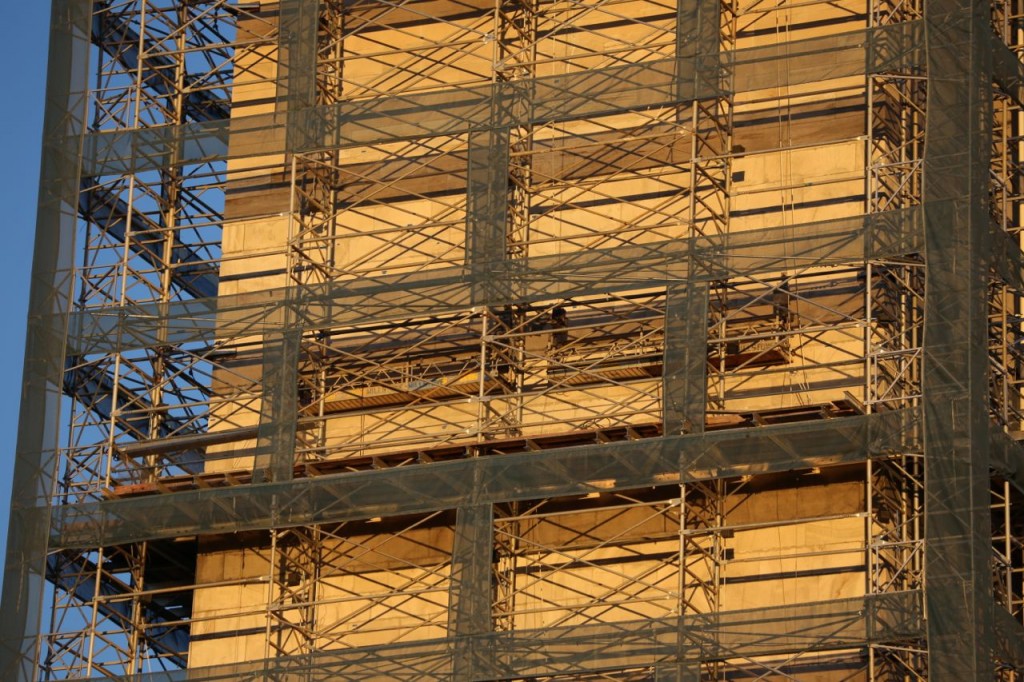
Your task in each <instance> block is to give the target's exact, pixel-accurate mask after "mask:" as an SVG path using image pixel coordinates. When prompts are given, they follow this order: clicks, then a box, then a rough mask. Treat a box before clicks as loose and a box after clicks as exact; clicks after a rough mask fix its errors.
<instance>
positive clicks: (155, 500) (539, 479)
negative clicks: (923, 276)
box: [50, 410, 919, 548]
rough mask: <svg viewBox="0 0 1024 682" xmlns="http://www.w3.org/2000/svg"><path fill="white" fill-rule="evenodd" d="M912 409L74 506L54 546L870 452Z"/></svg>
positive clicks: (327, 518) (888, 440) (66, 510)
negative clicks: (539, 453) (542, 454)
mask: <svg viewBox="0 0 1024 682" xmlns="http://www.w3.org/2000/svg"><path fill="white" fill-rule="evenodd" d="M918 426H919V415H918V414H917V413H916V412H915V411H910V410H901V411H894V412H884V413H878V414H871V415H859V416H851V417H842V418H836V419H829V420H823V421H815V422H803V423H798V424H786V425H777V426H766V427H758V428H747V429H735V430H729V431H717V432H711V433H706V434H688V435H682V436H666V437H662V438H648V439H642V440H637V441H627V442H617V443H609V444H603V445H586V446H578V447H567V448H560V449H555V450H550V451H547V452H545V453H544V456H542V457H541V456H538V455H537V454H536V453H532V452H528V453H521V454H506V455H496V456H488V457H476V458H470V459H463V460H456V461H450V462H438V463H433V464H425V465H420V466H406V467H396V468H393V469H385V470H377V471H362V472H353V473H346V474H339V475H328V476H319V477H314V478H304V479H298V480H291V481H283V482H275V483H264V484H255V485H241V486H235V487H232V488H219V489H211V490H197V491H187V492H180V493H174V494H169V495H158V496H152V497H140V498H127V499H116V500H109V501H104V502H98V503H89V504H82V505H69V506H64V507H60V508H58V509H54V510H53V517H52V527H53V534H52V536H51V544H50V546H51V548H86V547H99V546H108V545H117V544H124V543H128V542H137V541H143V540H153V539H158V538H173V537H182V536H194V535H206V534H217V533H236V532H241V531H245V530H258V529H261V528H264V529H265V528H271V527H275V528H276V527H289V526H301V525H309V524H315V523H336V522H341V521H346V520H358V519H367V518H372V517H377V516H380V517H387V516H395V515H402V514H413V513H420V512H425V511H434V510H438V509H455V508H458V507H460V506H463V505H469V504H484V503H497V502H507V501H512V500H520V499H535V498H539V497H559V496H563V495H583V494H588V493H592V492H595V491H597V492H609V491H613V490H628V489H632V488H638V487H646V486H652V485H670V484H678V483H680V482H684V481H687V480H706V479H714V478H722V477H728V476H740V475H745V474H759V473H766V472H773V471H789V470H795V469H802V468H813V467H822V466H830V465H835V464H842V463H849V462H858V461H864V460H866V459H868V458H870V457H872V456H875V455H885V454H888V453H891V452H905V451H906V450H907V449H908V447H911V448H912V447H914V438H915V435H914V434H915V433H916V432H917V429H918Z"/></svg>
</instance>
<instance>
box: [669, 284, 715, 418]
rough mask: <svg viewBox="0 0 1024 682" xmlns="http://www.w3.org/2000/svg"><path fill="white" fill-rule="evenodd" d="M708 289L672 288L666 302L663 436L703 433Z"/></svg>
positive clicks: (686, 286) (694, 285) (696, 286)
mask: <svg viewBox="0 0 1024 682" xmlns="http://www.w3.org/2000/svg"><path fill="white" fill-rule="evenodd" d="M707 310H708V287H707V284H705V283H693V282H691V283H689V284H672V285H669V287H668V295H667V297H666V302H665V359H664V370H663V372H662V392H663V396H664V399H663V421H664V433H665V434H666V435H673V436H675V435H679V434H683V433H703V432H704V413H705V411H706V409H707V385H706V384H707V377H706V370H707V355H708V350H707V348H708V325H707V318H708V314H707Z"/></svg>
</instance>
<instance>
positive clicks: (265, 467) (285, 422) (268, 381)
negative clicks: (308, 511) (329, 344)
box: [253, 329, 302, 483]
mask: <svg viewBox="0 0 1024 682" xmlns="http://www.w3.org/2000/svg"><path fill="white" fill-rule="evenodd" d="M301 338H302V333H301V332H300V331H298V330H297V329H289V330H286V331H284V332H283V333H280V334H275V335H274V336H272V337H271V336H268V337H267V338H265V339H264V344H263V398H262V404H261V406H260V423H259V427H258V429H257V432H256V461H255V462H254V464H253V482H254V483H258V482H262V481H286V480H288V479H290V478H291V477H292V473H293V469H292V467H293V466H294V464H295V430H296V425H295V424H296V419H298V386H299V347H300V341H301Z"/></svg>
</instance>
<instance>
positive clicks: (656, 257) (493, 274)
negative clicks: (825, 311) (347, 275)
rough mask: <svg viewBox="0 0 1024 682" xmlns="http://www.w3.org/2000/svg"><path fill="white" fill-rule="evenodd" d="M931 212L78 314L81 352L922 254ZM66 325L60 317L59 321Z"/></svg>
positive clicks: (75, 339) (72, 339) (75, 329)
mask: <svg viewBox="0 0 1024 682" xmlns="http://www.w3.org/2000/svg"><path fill="white" fill-rule="evenodd" d="M923 209H924V207H922V206H917V207H913V208H909V209H901V210H898V211H888V212H883V213H875V214H871V215H865V216H855V217H851V218H843V219H839V220H830V221H823V222H815V223H804V224H801V225H792V226H786V227H780V228H770V229H764V230H751V231H748V232H742V233H737V234H732V235H725V236H717V237H716V236H711V237H699V238H692V239H686V240H683V239H679V240H672V241H665V242H654V243H650V244H642V245H637V246H633V247H630V248H616V249H604V250H601V249H591V250H585V251H578V252H576V253H569V254H564V255H559V256H550V257H538V258H533V259H531V260H530V261H529V263H528V264H527V263H524V262H516V261H498V262H489V263H486V264H484V265H486V267H481V268H479V269H478V272H471V271H470V269H469V268H465V267H454V268H439V269H435V270H424V271H420V272H416V273H412V274H408V275H383V276H380V277H364V278H363V279H361V280H358V281H357V280H339V281H334V282H329V283H326V284H323V285H312V286H303V287H298V286H296V287H288V288H284V289H276V290H267V291H260V292H254V293H247V294H239V295H223V296H218V297H216V298H213V299H203V300H195V301H183V302H175V303H168V304H138V305H132V306H126V307H123V308H117V307H108V308H103V309H102V310H85V311H79V312H76V313H73V314H72V316H71V320H70V326H69V327H68V336H67V339H68V346H69V349H70V352H73V353H76V354H80V355H87V354H91V353H111V352H117V351H118V350H124V349H127V348H147V347H154V346H160V345H168V344H170V345H180V344H185V343H193V342H212V341H214V340H218V339H219V340H226V339H232V338H237V337H242V336H248V335H252V334H262V333H273V332H280V331H284V330H288V329H298V328H301V329H321V328H324V327H341V326H345V325H349V324H371V323H374V322H390V321H394V320H401V319H409V318H414V317H419V316H424V315H426V316H436V315H444V314H448V313H453V312H458V311H460V310H466V309H467V308H471V307H473V306H476V305H487V306H503V305H506V304H515V303H528V302H531V301H544V300H552V299H558V298H571V297H574V296H586V295H592V294H601V293H607V292H614V291H622V290H626V289H635V288H637V287H638V286H640V287H657V286H666V285H668V284H678V283H682V282H687V281H691V282H709V281H714V280H722V279H729V278H731V277H739V276H756V275H758V274H761V273H770V272H782V271H788V272H795V271H801V270H804V269H806V268H810V267H815V266H830V265H831V266H835V265H844V264H850V263H863V262H864V261H865V260H871V259H891V258H900V257H903V256H906V255H908V254H915V253H919V252H920V249H921V246H920V240H921V235H922V231H921V221H922V215H923ZM60 321H61V320H58V319H56V318H55V319H54V323H55V324H57V323H59V322H60Z"/></svg>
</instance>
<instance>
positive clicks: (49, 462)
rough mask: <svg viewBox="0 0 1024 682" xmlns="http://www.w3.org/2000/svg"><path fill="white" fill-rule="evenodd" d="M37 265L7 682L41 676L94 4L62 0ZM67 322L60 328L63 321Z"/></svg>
mask: <svg viewBox="0 0 1024 682" xmlns="http://www.w3.org/2000/svg"><path fill="white" fill-rule="evenodd" d="M51 12H52V14H51V19H50V27H51V33H50V49H49V61H48V67H47V95H46V114H45V119H44V123H43V131H44V136H43V153H42V165H41V170H40V183H39V209H38V212H37V216H36V242H35V244H36V246H35V253H34V256H33V263H32V290H31V294H30V300H29V307H28V310H29V320H28V332H27V342H26V344H25V348H26V351H25V369H24V379H23V382H24V384H23V387H22V392H21V412H20V416H19V420H18V424H19V428H18V442H17V446H16V449H15V456H14V479H13V483H12V486H11V488H12V498H11V515H10V521H9V525H8V540H7V555H6V558H5V563H4V577H3V596H2V600H0V613H3V618H0V678H2V679H4V680H10V681H11V682H29V681H30V680H31V681H34V680H37V679H38V678H39V669H38V662H39V658H40V656H39V647H40V641H39V632H40V630H41V618H40V616H41V614H40V611H41V607H42V601H43V599H44V598H45V592H46V590H45V589H44V585H45V572H46V553H47V538H48V537H49V525H50V510H49V508H48V507H47V506H46V505H47V503H48V499H47V498H48V496H49V495H50V493H51V490H52V488H53V478H54V474H55V471H54V468H55V464H56V460H55V455H56V451H57V446H58V440H59V438H60V427H59V424H60V410H59V405H60V401H61V388H62V375H63V372H64V363H63V356H64V352H63V351H64V343H65V339H64V337H65V335H66V332H67V315H68V312H69V311H70V309H71V291H72V282H71V276H72V259H73V249H74V234H75V226H76V223H77V212H78V192H79V189H80V186H79V179H78V178H79V173H80V167H81V158H80V157H79V152H80V150H81V137H82V135H83V134H84V133H85V132H86V123H85V120H86V100H85V98H84V96H83V95H84V93H85V92H86V90H87V87H88V86H87V83H88V73H89V49H90V47H89V34H90V27H91V25H92V3H90V2H87V1H85V0H55V1H54V3H53V5H52V10H51ZM55 318H56V320H57V321H58V324H57V325H54V321H55Z"/></svg>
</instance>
